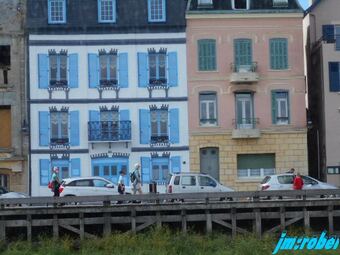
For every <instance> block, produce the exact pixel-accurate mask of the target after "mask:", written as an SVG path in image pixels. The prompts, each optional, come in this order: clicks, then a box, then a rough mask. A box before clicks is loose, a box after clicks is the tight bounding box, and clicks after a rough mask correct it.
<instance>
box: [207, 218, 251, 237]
mask: <svg viewBox="0 0 340 255" xmlns="http://www.w3.org/2000/svg"><path fill="white" fill-rule="evenodd" d="M213 222H215V223H217V224H219V225H221V226H224V227H226V228H229V229H231V230H232V229H233V226H232V224H230V223H228V222H225V221H223V220H217V219H214V220H213ZM236 231H237V232H239V233H242V234H249V233H250V232H249V231H247V230H245V229H243V228H240V227H236Z"/></svg>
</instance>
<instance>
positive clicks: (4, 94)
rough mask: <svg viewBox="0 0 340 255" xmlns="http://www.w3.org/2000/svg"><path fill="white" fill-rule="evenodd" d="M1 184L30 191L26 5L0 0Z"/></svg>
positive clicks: (15, 0)
mask: <svg viewBox="0 0 340 255" xmlns="http://www.w3.org/2000/svg"><path fill="white" fill-rule="evenodd" d="M0 12H1V16H0V186H1V187H5V188H7V189H9V190H13V191H19V192H27V177H28V171H27V170H28V168H27V166H28V164H27V162H28V160H27V153H28V132H27V131H28V125H27V116H26V112H27V111H26V103H25V96H26V91H25V36H24V22H25V4H24V1H22V0H1V1H0Z"/></svg>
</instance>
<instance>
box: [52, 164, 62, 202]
mask: <svg viewBox="0 0 340 255" xmlns="http://www.w3.org/2000/svg"><path fill="white" fill-rule="evenodd" d="M52 172H53V174H52V178H51V183H52V191H53V193H54V195H53V196H54V197H59V196H60V191H59V188H60V184H61V182H60V180H59V176H58V174H59V168H58V167H56V166H55V167H53V169H52Z"/></svg>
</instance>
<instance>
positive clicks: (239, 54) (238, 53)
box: [234, 39, 253, 72]
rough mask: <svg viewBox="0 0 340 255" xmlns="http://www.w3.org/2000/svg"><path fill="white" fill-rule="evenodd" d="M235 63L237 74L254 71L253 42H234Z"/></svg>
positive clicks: (238, 40) (244, 40)
mask: <svg viewBox="0 0 340 255" xmlns="http://www.w3.org/2000/svg"><path fill="white" fill-rule="evenodd" d="M234 61H235V64H234V65H235V71H236V72H250V71H252V70H253V56H252V40H251V39H235V40H234Z"/></svg>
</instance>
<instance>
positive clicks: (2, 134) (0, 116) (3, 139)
mask: <svg viewBox="0 0 340 255" xmlns="http://www.w3.org/2000/svg"><path fill="white" fill-rule="evenodd" d="M11 120H12V117H11V107H10V106H0V148H10V147H11V146H12V133H11V130H12V123H11Z"/></svg>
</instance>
